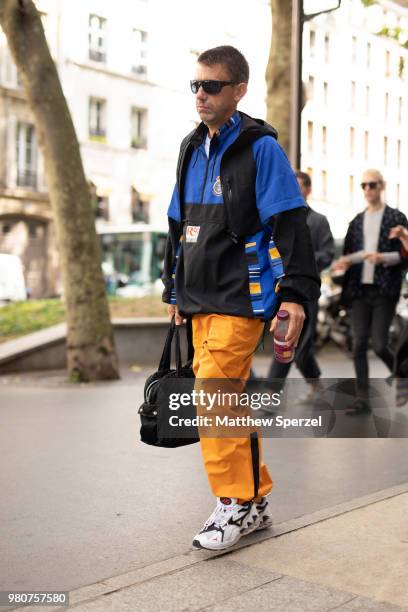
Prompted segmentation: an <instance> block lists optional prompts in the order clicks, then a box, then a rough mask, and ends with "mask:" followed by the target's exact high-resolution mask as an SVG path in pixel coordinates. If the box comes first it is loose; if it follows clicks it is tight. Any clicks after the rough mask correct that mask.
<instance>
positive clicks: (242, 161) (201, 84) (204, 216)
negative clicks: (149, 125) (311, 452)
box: [163, 46, 319, 550]
mask: <svg viewBox="0 0 408 612" xmlns="http://www.w3.org/2000/svg"><path fill="white" fill-rule="evenodd" d="M248 79H249V67H248V63H247V61H246V59H245V58H244V56H243V55H242V54H241V53H240V52H239V51H238V50H237V49H235V48H233V47H230V46H221V47H216V48H214V49H209V50H208V51H205V52H204V53H202V54H201V55H200V56H199V58H198V61H197V68H196V75H195V79H194V80H193V81H191V90H192V92H193V93H194V94H195V99H196V107H197V111H198V114H199V116H200V118H201V123H200V125H199V126H198V128H197V129H196V130H194V131H193V132H191V133H190V134H189V135H188V136H187V137H186V138H185V139H184V140H183V142H182V143H181V148H180V154H179V160H178V166H177V182H176V186H175V189H174V192H173V197H172V200H171V203H170V206H169V210H168V218H169V236H168V241H167V248H166V256H165V266H164V275H163V281H164V284H165V290H164V293H163V301H165V302H167V303H168V304H169V307H168V312H169V315H170V316H175V318H176V324H181V323H182V321H183V318H184V317H192V327H193V342H194V349H195V355H194V363H193V368H194V373H195V376H196V379H197V380H206V379H220V378H221V379H224V380H226V381H227V380H228V379H241V380H245V379H247V378H248V376H249V371H250V366H251V359H252V354H253V352H254V350H255V348H256V345H257V342H258V340H259V338H260V336H261V333H262V329H263V325H264V324H263V322H264V321H266V320H268V319H271V318H272V317H273V316H274V314H275V313H276V310H277V308H278V306H279V302H282V307H284V308H285V309H286V310H288V311H289V313H290V326H289V329H288V333H287V341H288V342H289V343H291V344H295V345H296V343H297V341H298V339H299V335H300V332H301V330H302V325H303V320H304V316H305V315H304V309H303V306H302V303H303V302H305V301H307V300H309V299H310V300H315V299H317V296H318V295H319V279H318V275H317V271H316V267H315V262H314V257H313V250H312V245H311V239H310V233H309V230H308V228H307V225H306V218H305V205H304V201H303V198H302V196H301V194H300V191H299V187H298V185H297V181H296V178H295V176H294V174H293V172H292V170H291V168H290V165H289V162H288V160H287V158H286V155H285V154H284V152H283V150H282V149H281V147H280V146H279V145H278V143H277V142H276V132H275V130H274V129H273V128H271V127H270V126H269V125H267V124H266V123H264V122H263V121H261V120H254V119H252V118H251V117H249V116H248V115H246V114H244V113H241V112H238V111H237V105H238V102H239V101H240V100H241V99H242V98H243V96H244V95H245V93H246V91H247V84H248ZM274 325H275V322H274V321H273V322H272V325H271V331H273V329H274ZM200 433H201V432H200ZM200 443H201V451H202V456H203V461H204V466H205V469H206V472H207V475H208V479H209V482H210V486H211V489H212V491H213V493H214V495H215V496H216V497H217V498H218V499H217V504H216V508H215V510H214V512H213V513H212V514H211V516H210V517H209V519H208V520H207V521H206V522H205V524H204V527H203V528H202V530H201V531H200V532H199V533H198V534H197V535H196V536H195V538H194V540H193V545H194V546H195V547H197V548H208V549H212V550H219V549H224V548H227V547H229V546H232V545H233V544H235V543H236V542H237V541H238V539H239V538H240V537H241V536H242V535H245V534H247V533H249V532H251V531H253V530H254V529H258V528H264V527H267V526H269V524H270V522H271V519H270V514H269V510H268V503H267V500H266V497H265V496H266V495H267V494H268V493H269V492H270V490H271V488H272V481H271V478H270V476H269V473H268V470H267V467H266V466H265V464H264V463H263V462H262V457H261V445H260V441H259V438H258V435H257V433H251V434H250V435H248V436H245V437H239V438H232V437H216V438H215V437H214V438H212V437H203V436H202V437H201V440H200Z"/></svg>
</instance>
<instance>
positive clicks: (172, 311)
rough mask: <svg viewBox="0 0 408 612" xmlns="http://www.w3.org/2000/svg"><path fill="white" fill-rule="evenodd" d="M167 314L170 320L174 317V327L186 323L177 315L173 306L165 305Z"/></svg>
mask: <svg viewBox="0 0 408 612" xmlns="http://www.w3.org/2000/svg"><path fill="white" fill-rule="evenodd" d="M167 314H168V315H169V318H170V320H171V319H172V318H173V317H175V323H176V325H183V323H185V322H186V320H185V319H183V317H182V316H181V315H180V314H179V311H178V307H177V306H174V304H168V305H167Z"/></svg>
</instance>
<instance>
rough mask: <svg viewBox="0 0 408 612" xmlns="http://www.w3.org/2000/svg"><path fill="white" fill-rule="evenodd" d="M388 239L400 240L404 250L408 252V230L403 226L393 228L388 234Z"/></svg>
mask: <svg viewBox="0 0 408 612" xmlns="http://www.w3.org/2000/svg"><path fill="white" fill-rule="evenodd" d="M388 238H390V239H392V238H399V239H400V240H401V244H402V246H403V247H404V249H405V250H406V251H408V229H407V228H406V227H404V226H403V225H396V226H395V227H392V228H391V229H390V233H389V234H388Z"/></svg>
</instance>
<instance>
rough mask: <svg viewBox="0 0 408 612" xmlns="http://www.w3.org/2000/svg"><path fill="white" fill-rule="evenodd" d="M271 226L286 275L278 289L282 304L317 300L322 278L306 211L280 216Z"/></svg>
mask: <svg viewBox="0 0 408 612" xmlns="http://www.w3.org/2000/svg"><path fill="white" fill-rule="evenodd" d="M268 225H269V226H270V227H271V228H272V235H273V240H274V242H275V245H276V247H277V249H278V251H279V253H280V256H281V258H282V263H283V270H284V276H283V277H282V278H281V279H280V289H279V293H280V296H281V299H282V301H283V302H296V303H298V304H302V303H304V302H310V301H315V300H317V299H318V298H319V295H320V277H319V273H318V271H317V266H316V260H315V256H314V252H313V246H312V240H311V237H310V230H309V227H308V225H307V223H306V209H305V208H304V207H303V206H301V207H299V208H294V209H291V210H286V211H284V212H281V213H278V214H277V215H274V216H273V217H271V218H270V219H269V220H268Z"/></svg>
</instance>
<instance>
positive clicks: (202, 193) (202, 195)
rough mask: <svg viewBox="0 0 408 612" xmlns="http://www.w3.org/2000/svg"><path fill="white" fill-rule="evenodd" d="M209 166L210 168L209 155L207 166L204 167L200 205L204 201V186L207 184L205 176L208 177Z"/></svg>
mask: <svg viewBox="0 0 408 612" xmlns="http://www.w3.org/2000/svg"><path fill="white" fill-rule="evenodd" d="M209 166H210V155H208V158H207V165H206V167H205V176H204V182H203V188H202V190H201V198H200V204H203V200H204V191H205V184H206V182H207V175H208V168H209Z"/></svg>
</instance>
